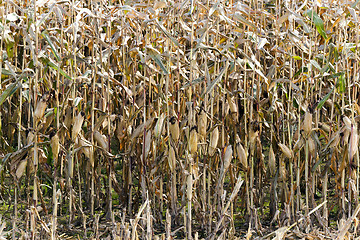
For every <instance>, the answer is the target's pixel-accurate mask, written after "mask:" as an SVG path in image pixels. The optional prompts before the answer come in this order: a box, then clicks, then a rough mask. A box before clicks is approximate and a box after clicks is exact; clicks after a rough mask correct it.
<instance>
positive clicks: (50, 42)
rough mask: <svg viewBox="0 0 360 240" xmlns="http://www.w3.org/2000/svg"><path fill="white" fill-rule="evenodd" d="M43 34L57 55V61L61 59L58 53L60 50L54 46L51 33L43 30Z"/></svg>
mask: <svg viewBox="0 0 360 240" xmlns="http://www.w3.org/2000/svg"><path fill="white" fill-rule="evenodd" d="M41 36H43V38H45V40H46V41H47V42H48V43H49V45H50V48H51V51H52V53H53V54H54V55H55V57H56V60H57V61H60V57H59V54H58V52H57V51H56V48H55V47H54V44H53V43H52V41H51V39H50V37H49V35H48V34H47V31H43V32H42V33H41Z"/></svg>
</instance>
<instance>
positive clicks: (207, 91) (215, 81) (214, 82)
mask: <svg viewBox="0 0 360 240" xmlns="http://www.w3.org/2000/svg"><path fill="white" fill-rule="evenodd" d="M229 65H230V64H229V62H228V61H227V62H226V65H225V67H224V68H223V69H222V70H221V72H220V74H219V76H218V77H217V78H216V79H215V80H214V81H213V82H212V83H211V84H210V85H208V86H207V88H206V91H205V94H204V95H206V94H208V93H209V92H210V91H211V90H212V89H213V88H214V87H215V85H216V84H217V83H218V82H219V81H220V79H221V78H222V76H223V75H224V73H225V72H226V70H227V69H228V68H229Z"/></svg>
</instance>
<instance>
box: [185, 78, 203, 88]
mask: <svg viewBox="0 0 360 240" xmlns="http://www.w3.org/2000/svg"><path fill="white" fill-rule="evenodd" d="M204 81H205V77H204V76H202V77H199V78H197V79H195V80H193V81H192V82H188V83H186V84H184V85H183V86H182V87H181V88H180V89H182V90H184V89H186V88H188V87H190V86H194V85H196V84H199V83H202V82H204Z"/></svg>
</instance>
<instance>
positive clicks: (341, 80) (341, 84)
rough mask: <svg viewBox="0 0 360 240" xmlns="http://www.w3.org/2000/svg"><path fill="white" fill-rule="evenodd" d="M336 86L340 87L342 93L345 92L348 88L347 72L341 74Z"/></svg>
mask: <svg viewBox="0 0 360 240" xmlns="http://www.w3.org/2000/svg"><path fill="white" fill-rule="evenodd" d="M336 86H337V87H338V91H339V92H340V93H344V92H345V90H346V88H345V74H341V75H340V76H339V79H338V81H337V83H336Z"/></svg>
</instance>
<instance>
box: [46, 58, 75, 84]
mask: <svg viewBox="0 0 360 240" xmlns="http://www.w3.org/2000/svg"><path fill="white" fill-rule="evenodd" d="M41 59H42V61H43V62H44V63H45V64H48V65H49V66H50V67H51V68H53V69H55V70H56V71H59V72H60V74H61V75H63V76H64V77H66V78H67V79H69V80H71V81H72V78H71V77H70V76H69V75H68V74H67V73H66V72H64V70H62V69H61V68H59V67H58V66H57V65H56V64H55V63H53V62H52V61H51V60H50V59H49V58H45V57H43V58H41Z"/></svg>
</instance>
